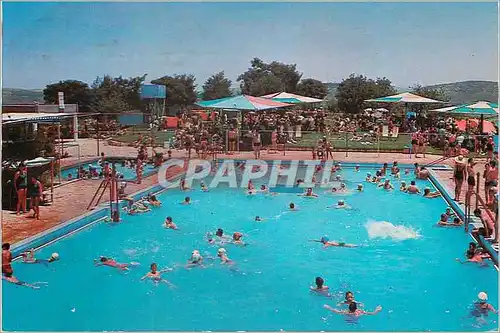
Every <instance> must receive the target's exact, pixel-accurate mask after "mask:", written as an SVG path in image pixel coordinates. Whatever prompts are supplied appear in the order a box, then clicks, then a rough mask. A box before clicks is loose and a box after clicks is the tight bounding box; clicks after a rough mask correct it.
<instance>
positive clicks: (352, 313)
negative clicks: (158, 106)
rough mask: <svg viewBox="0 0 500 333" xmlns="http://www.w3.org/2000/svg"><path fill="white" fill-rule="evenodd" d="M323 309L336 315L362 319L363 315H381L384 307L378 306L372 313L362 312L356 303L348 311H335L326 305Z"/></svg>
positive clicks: (351, 304) (350, 305)
mask: <svg viewBox="0 0 500 333" xmlns="http://www.w3.org/2000/svg"><path fill="white" fill-rule="evenodd" d="M323 307H324V308H325V309H327V310H329V311H332V312H334V313H338V314H344V315H348V316H354V317H360V316H362V315H375V314H377V313H379V312H380V311H382V307H381V306H380V305H379V306H377V307H376V308H375V310H374V311H371V312H370V311H365V310H360V309H358V306H357V303H356V302H352V303H350V304H349V308H348V309H347V310H337V309H334V308H332V307H331V306H329V305H326V304H325V305H324V306H323Z"/></svg>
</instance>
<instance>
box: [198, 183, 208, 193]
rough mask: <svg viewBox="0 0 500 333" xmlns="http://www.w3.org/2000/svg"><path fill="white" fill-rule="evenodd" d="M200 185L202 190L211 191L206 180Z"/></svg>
mask: <svg viewBox="0 0 500 333" xmlns="http://www.w3.org/2000/svg"><path fill="white" fill-rule="evenodd" d="M200 187H201V190H202V191H203V192H208V191H209V189H208V187H207V185H205V182H203V181H202V182H201V184H200Z"/></svg>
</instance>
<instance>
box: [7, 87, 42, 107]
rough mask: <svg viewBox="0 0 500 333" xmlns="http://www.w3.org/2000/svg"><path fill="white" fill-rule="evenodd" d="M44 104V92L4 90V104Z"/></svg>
mask: <svg viewBox="0 0 500 333" xmlns="http://www.w3.org/2000/svg"><path fill="white" fill-rule="evenodd" d="M33 102H39V103H43V91H42V90H38V89H37V90H35V89H33V90H31V89H14V88H4V89H3V90H2V103H3V104H31V103H33Z"/></svg>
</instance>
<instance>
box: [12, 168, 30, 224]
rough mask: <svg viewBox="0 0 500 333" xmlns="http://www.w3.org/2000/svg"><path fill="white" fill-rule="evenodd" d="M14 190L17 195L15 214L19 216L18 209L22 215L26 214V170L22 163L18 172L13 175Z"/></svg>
mask: <svg viewBox="0 0 500 333" xmlns="http://www.w3.org/2000/svg"><path fill="white" fill-rule="evenodd" d="M14 189H15V190H16V194H17V205H16V206H17V209H16V214H17V215H19V214H20V209H22V210H23V214H26V192H27V190H28V168H27V167H26V165H24V163H21V165H20V166H19V170H17V172H16V173H15V174H14Z"/></svg>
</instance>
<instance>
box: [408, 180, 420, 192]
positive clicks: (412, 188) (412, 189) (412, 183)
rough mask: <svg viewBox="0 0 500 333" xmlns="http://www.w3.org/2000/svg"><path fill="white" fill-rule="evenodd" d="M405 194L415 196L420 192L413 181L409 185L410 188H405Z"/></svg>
mask: <svg viewBox="0 0 500 333" xmlns="http://www.w3.org/2000/svg"><path fill="white" fill-rule="evenodd" d="M406 193H408V194H417V193H420V190H419V189H418V187H417V185H415V181H414V180H412V181H411V183H410V186H408V187H407V188H406Z"/></svg>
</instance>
